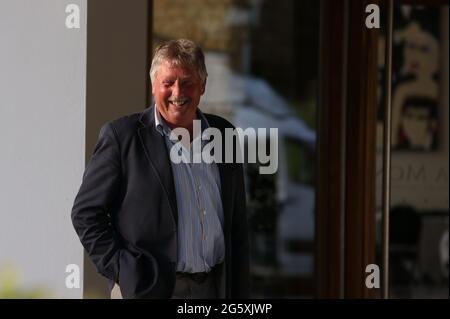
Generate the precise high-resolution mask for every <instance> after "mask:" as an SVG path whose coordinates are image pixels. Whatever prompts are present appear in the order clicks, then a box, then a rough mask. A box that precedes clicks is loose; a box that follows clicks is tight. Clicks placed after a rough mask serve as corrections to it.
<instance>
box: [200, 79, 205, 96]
mask: <svg viewBox="0 0 450 319" xmlns="http://www.w3.org/2000/svg"><path fill="white" fill-rule="evenodd" d="M205 89H206V80H205V82H203V85H202V90H201V93H202V95H203V94H205Z"/></svg>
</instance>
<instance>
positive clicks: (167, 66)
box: [160, 60, 197, 77]
mask: <svg viewBox="0 0 450 319" xmlns="http://www.w3.org/2000/svg"><path fill="white" fill-rule="evenodd" d="M160 71H162V72H161V73H164V75H166V76H170V75H175V73H177V74H178V75H180V74H181V75H182V76H183V77H192V76H196V75H197V72H196V71H195V69H194V68H193V67H192V66H188V65H183V64H179V63H177V62H176V61H167V60H166V61H164V62H163V63H162V64H161V65H160Z"/></svg>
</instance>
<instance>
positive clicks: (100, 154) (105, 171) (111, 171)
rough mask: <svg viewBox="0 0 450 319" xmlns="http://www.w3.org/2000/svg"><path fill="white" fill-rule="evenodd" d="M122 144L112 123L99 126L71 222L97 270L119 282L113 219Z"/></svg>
mask: <svg viewBox="0 0 450 319" xmlns="http://www.w3.org/2000/svg"><path fill="white" fill-rule="evenodd" d="M120 179H121V167H120V151H119V144H118V142H117V138H116V135H115V132H114V129H113V127H112V125H111V124H110V123H108V124H105V125H104V126H103V127H102V129H101V130H100V134H99V139H98V142H97V145H96V146H95V149H94V153H93V155H92V157H91V159H90V161H89V163H88V165H87V167H86V170H85V172H84V175H83V181H82V183H81V186H80V189H79V191H78V194H77V196H76V198H75V201H74V205H73V208H72V214H71V217H72V223H73V226H74V228H75V231H76V232H77V234H78V236H79V238H80V241H81V243H82V245H83V246H84V248H85V249H86V251H87V253H88V255H89V257H90V259H91V260H92V261H93V263H94V265H95V266H96V268H97V271H98V272H99V273H100V274H102V275H103V276H105V277H107V278H109V279H111V280H113V281H115V282H117V281H118V275H119V256H120V246H119V241H118V239H117V238H116V235H115V232H114V228H113V227H112V223H111V212H112V207H113V206H114V200H115V199H116V198H117V196H118V193H119V190H120Z"/></svg>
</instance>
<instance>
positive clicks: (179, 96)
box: [152, 61, 205, 127]
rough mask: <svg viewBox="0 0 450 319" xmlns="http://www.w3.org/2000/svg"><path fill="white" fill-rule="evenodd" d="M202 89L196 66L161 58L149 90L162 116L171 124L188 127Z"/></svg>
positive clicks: (193, 117)
mask: <svg viewBox="0 0 450 319" xmlns="http://www.w3.org/2000/svg"><path fill="white" fill-rule="evenodd" d="M204 92H205V83H202V81H201V79H200V77H199V76H198V73H197V72H196V70H194V69H192V68H187V67H182V66H176V65H172V64H171V63H170V62H169V61H165V62H163V63H162V64H161V65H160V66H159V68H158V69H157V71H156V76H155V79H154V82H153V83H152V94H153V96H154V98H155V103H156V105H157V107H158V110H159V112H160V113H161V115H162V117H163V118H164V119H165V120H166V121H167V122H168V123H169V125H170V126H172V127H189V126H191V125H192V121H193V120H194V119H195V118H196V111H197V106H198V103H199V102H200V97H201V96H202V95H203V93H204Z"/></svg>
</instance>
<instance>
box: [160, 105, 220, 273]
mask: <svg viewBox="0 0 450 319" xmlns="http://www.w3.org/2000/svg"><path fill="white" fill-rule="evenodd" d="M197 114H198V116H199V118H200V120H201V127H202V131H203V130H204V129H206V128H207V127H209V124H208V121H207V120H206V118H205V116H204V115H203V113H202V112H201V111H200V110H198V113H197ZM155 126H156V129H157V131H158V132H159V133H160V134H161V135H162V136H164V137H165V142H166V147H167V150H168V152H169V154H170V149H171V147H172V146H173V145H174V144H175V143H177V141H172V140H170V132H171V130H170V128H169V126H168V125H167V123H166V122H165V121H164V119H163V118H162V117H161V115H160V113H159V111H158V110H157V107H156V106H155ZM197 138H201V135H200V136H198V137H197ZM205 143H206V142H205V141H202V147H203V146H204V145H205ZM191 150H192V143H191ZM183 156H189V155H188V151H187V150H186V149H184V148H183ZM191 158H192V157H191ZM191 162H192V160H191ZM171 166H172V173H173V177H174V184H175V192H176V198H177V207H178V261H177V271H180V272H188V273H196V272H209V271H210V270H211V268H212V267H213V266H215V265H216V264H218V263H221V262H222V261H223V260H224V259H225V242H224V235H223V225H224V220H223V208H222V199H221V190H220V175H219V169H218V167H217V165H216V163H211V164H207V163H203V161H202V162H201V163H188V161H186V162H183V161H181V162H180V163H179V164H175V163H173V162H172V163H171Z"/></svg>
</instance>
